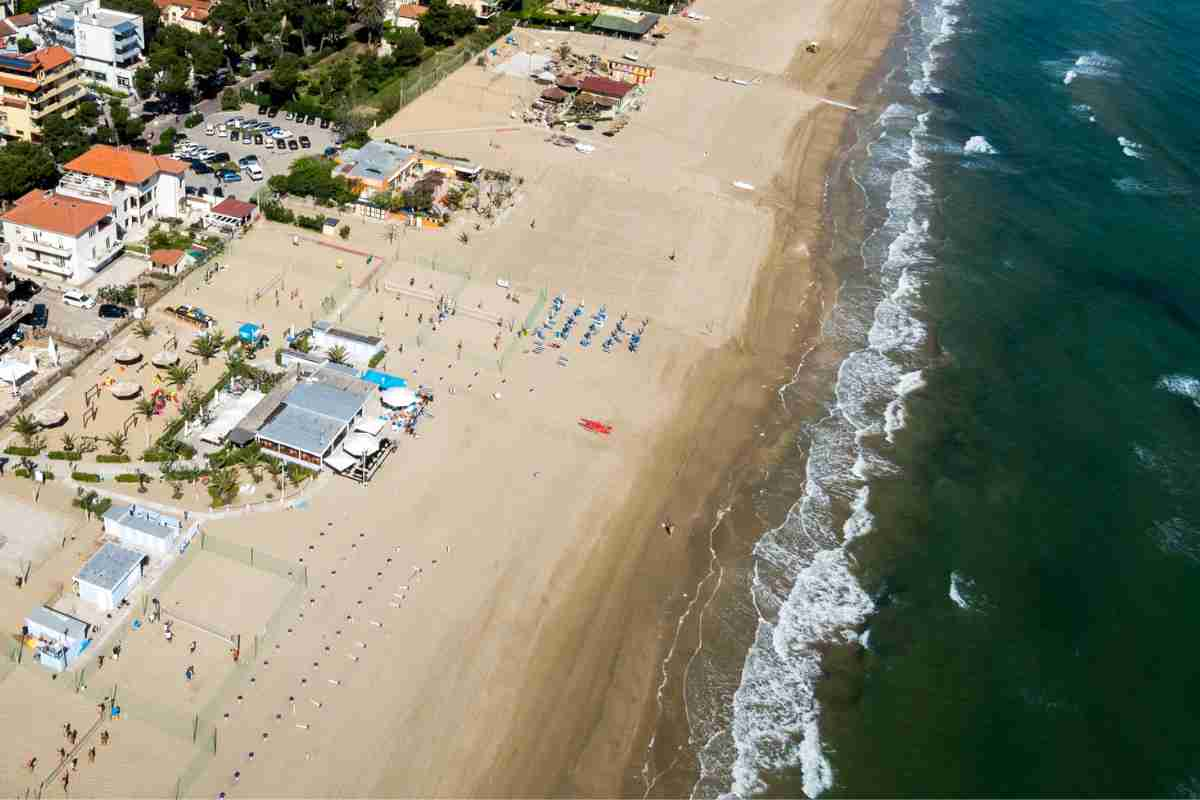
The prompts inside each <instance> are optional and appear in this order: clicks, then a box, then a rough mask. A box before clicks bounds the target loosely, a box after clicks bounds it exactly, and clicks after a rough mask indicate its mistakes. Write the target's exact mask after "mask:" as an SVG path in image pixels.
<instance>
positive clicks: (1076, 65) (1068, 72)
mask: <svg viewBox="0 0 1200 800" xmlns="http://www.w3.org/2000/svg"><path fill="white" fill-rule="evenodd" d="M1042 67H1043V68H1044V69H1046V70H1047V71H1048V72H1051V73H1052V74H1055V75H1058V76H1060V77H1061V78H1062V82H1063V83H1065V84H1066V85H1067V86H1070V85H1071V84H1073V83H1075V82H1076V81H1077V80H1079V79H1081V78H1083V79H1090V80H1103V81H1111V80H1116V79H1118V78H1120V77H1121V68H1122V65H1121V62H1120V61H1118V60H1117V59H1115V58H1111V57H1109V56H1106V55H1104V54H1103V53H1097V52H1095V51H1092V52H1088V53H1083V54H1082V55H1079V56H1077V57H1076V58H1075V60H1074V61H1067V60H1056V61H1043V62H1042Z"/></svg>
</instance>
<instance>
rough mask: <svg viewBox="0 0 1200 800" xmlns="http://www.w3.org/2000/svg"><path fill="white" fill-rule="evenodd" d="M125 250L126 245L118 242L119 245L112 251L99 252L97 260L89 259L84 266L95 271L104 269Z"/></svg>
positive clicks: (114, 246)
mask: <svg viewBox="0 0 1200 800" xmlns="http://www.w3.org/2000/svg"><path fill="white" fill-rule="evenodd" d="M124 249H125V243H124V242H122V241H120V240H118V241H117V243H116V244H115V245H113V247H112V248H111V249H109V250H106V251H103V252H98V253H97V254H96V257H95V258H90V259H87V260H86V261H84V262H83V265H84V266H85V267H87V268H88V269H90V270H93V271H95V270H98V269H102V268H103V267H104V266H105V265H107V264H108V263H109V262H111V261H112V260H113V259H114V258H116V257H117V256H119V255H120V254H121V251H122V250H124Z"/></svg>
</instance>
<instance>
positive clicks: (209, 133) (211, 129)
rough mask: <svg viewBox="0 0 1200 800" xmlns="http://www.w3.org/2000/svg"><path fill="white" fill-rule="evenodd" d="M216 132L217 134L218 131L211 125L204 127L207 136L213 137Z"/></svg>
mask: <svg viewBox="0 0 1200 800" xmlns="http://www.w3.org/2000/svg"><path fill="white" fill-rule="evenodd" d="M216 132H217V129H216V128H214V127H213V126H212V125H211V124H209V125H205V126H204V133H205V135H206V136H212V135H213V134H215V133H216Z"/></svg>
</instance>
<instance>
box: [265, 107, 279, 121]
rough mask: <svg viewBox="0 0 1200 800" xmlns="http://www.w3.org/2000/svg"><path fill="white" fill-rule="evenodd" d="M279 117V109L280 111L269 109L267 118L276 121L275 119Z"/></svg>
mask: <svg viewBox="0 0 1200 800" xmlns="http://www.w3.org/2000/svg"><path fill="white" fill-rule="evenodd" d="M278 116H279V109H278V108H269V109H267V117H268V118H269V119H275V118H276V117H278Z"/></svg>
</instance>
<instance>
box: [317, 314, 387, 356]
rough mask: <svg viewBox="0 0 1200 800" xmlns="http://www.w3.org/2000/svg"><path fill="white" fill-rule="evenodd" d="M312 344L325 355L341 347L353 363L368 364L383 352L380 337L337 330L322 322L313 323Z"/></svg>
mask: <svg viewBox="0 0 1200 800" xmlns="http://www.w3.org/2000/svg"><path fill="white" fill-rule="evenodd" d="M312 343H313V345H314V346H315V347H316V348H317V349H318V350H323V351H324V352H326V353H328V352H329V351H330V350H332V349H333V348H335V347H341V348H342V349H343V350H345V351H346V355H347V356H349V358H350V360H351V361H352V362H354V363H368V362H370V360H371V359H372V358H374V357H375V356H376V355H377V354H379V353H382V352H383V339H381V338H380V337H378V336H369V335H367V334H365V333H356V332H355V331H351V330H347V329H346V328H337V327H334V325H333V324H332V323H329V322H324V321H322V322H314V323H313V326H312Z"/></svg>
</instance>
